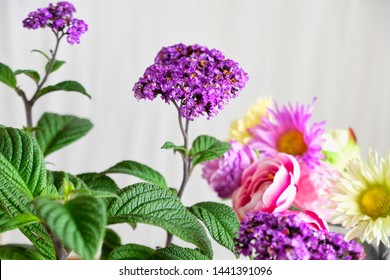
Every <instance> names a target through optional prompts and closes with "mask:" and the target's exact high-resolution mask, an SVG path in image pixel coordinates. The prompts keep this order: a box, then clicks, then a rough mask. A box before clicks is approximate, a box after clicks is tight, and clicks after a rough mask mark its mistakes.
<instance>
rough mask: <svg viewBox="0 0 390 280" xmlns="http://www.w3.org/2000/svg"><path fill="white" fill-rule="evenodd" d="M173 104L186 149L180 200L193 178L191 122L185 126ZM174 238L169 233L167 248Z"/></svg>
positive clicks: (178, 194) (178, 109) (183, 156)
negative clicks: (190, 150)
mask: <svg viewBox="0 0 390 280" xmlns="http://www.w3.org/2000/svg"><path fill="white" fill-rule="evenodd" d="M172 103H173V104H174V105H175V107H176V109H177V111H178V117H179V127H180V131H181V134H182V136H183V141H184V144H183V146H184V149H185V152H184V153H183V154H182V160H183V178H182V181H181V185H180V189H179V191H178V193H177V196H178V197H179V198H181V197H182V195H183V192H184V189H185V187H186V185H187V182H188V180H189V178H190V176H191V158H190V156H189V150H188V130H189V124H190V121H189V120H188V119H186V120H185V124H184V125H183V117H182V116H181V114H180V107H179V105H178V104H177V103H176V101H174V100H172ZM172 238H173V235H172V234H170V233H168V236H167V242H166V246H168V245H170V244H171V243H172Z"/></svg>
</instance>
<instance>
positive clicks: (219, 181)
mask: <svg viewBox="0 0 390 280" xmlns="http://www.w3.org/2000/svg"><path fill="white" fill-rule="evenodd" d="M256 159H257V155H256V153H255V152H254V151H253V150H251V149H250V148H249V147H248V146H245V145H243V144H241V143H240V142H237V141H230V150H229V151H228V152H227V153H225V154H224V155H223V156H222V158H217V159H214V160H211V161H208V162H205V163H204V164H203V169H202V171H203V173H202V177H203V178H204V179H206V180H207V182H208V183H209V185H210V186H211V187H212V188H213V189H214V191H216V192H217V194H218V196H219V197H221V198H230V197H231V196H232V194H233V192H234V191H235V190H236V189H237V188H238V187H239V186H240V185H241V175H242V173H243V172H244V170H245V169H246V168H247V167H248V166H249V165H251V163H252V162H254V161H255V160H256Z"/></svg>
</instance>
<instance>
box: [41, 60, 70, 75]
mask: <svg viewBox="0 0 390 280" xmlns="http://www.w3.org/2000/svg"><path fill="white" fill-rule="evenodd" d="M64 64H65V61H63V60H55V61H54V64H53V67H52V68H51V70H50V72H49V73H53V72H54V71H57V70H58V69H60V67H61V66H62V65H64ZM49 67H50V61H48V62H47V63H46V66H45V70H46V72H47V71H48V70H49Z"/></svg>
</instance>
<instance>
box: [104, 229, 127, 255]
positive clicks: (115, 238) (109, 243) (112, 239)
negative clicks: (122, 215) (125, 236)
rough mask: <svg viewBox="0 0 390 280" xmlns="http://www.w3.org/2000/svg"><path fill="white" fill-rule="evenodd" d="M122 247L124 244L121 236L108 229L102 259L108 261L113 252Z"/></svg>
mask: <svg viewBox="0 0 390 280" xmlns="http://www.w3.org/2000/svg"><path fill="white" fill-rule="evenodd" d="M121 245H122V243H121V238H120V237H119V235H118V234H117V233H116V232H115V231H114V230H112V229H110V228H106V233H105V235H104V240H103V245H102V252H101V255H100V259H101V260H107V259H108V258H109V255H110V253H111V252H112V250H114V249H115V248H116V247H118V246H121Z"/></svg>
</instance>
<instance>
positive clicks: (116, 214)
mask: <svg viewBox="0 0 390 280" xmlns="http://www.w3.org/2000/svg"><path fill="white" fill-rule="evenodd" d="M118 196H119V198H118V199H116V200H114V201H113V202H112V203H111V204H110V205H109V207H108V209H107V213H108V222H109V224H115V223H124V222H128V223H131V224H133V225H136V224H137V223H146V224H151V225H155V226H158V227H161V228H163V229H165V230H166V231H167V232H169V233H171V234H173V235H175V236H177V237H179V238H181V239H183V240H184V241H187V242H190V243H192V244H194V245H196V246H197V247H199V248H200V249H201V250H202V252H203V253H204V254H205V255H206V256H208V257H210V258H211V257H212V248H211V243H210V240H209V239H208V237H207V233H206V231H205V230H204V228H203V227H202V225H201V224H200V223H199V222H198V220H197V219H196V218H195V217H194V216H193V215H192V214H191V213H190V212H189V211H188V210H187V209H186V208H185V206H184V205H183V204H182V202H181V201H180V199H179V198H178V197H177V196H176V195H175V194H173V193H172V192H171V191H170V190H169V189H167V188H163V187H161V186H156V185H151V184H147V183H137V184H134V185H131V186H128V187H126V188H123V189H121V190H120V191H119V192H118Z"/></svg>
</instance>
